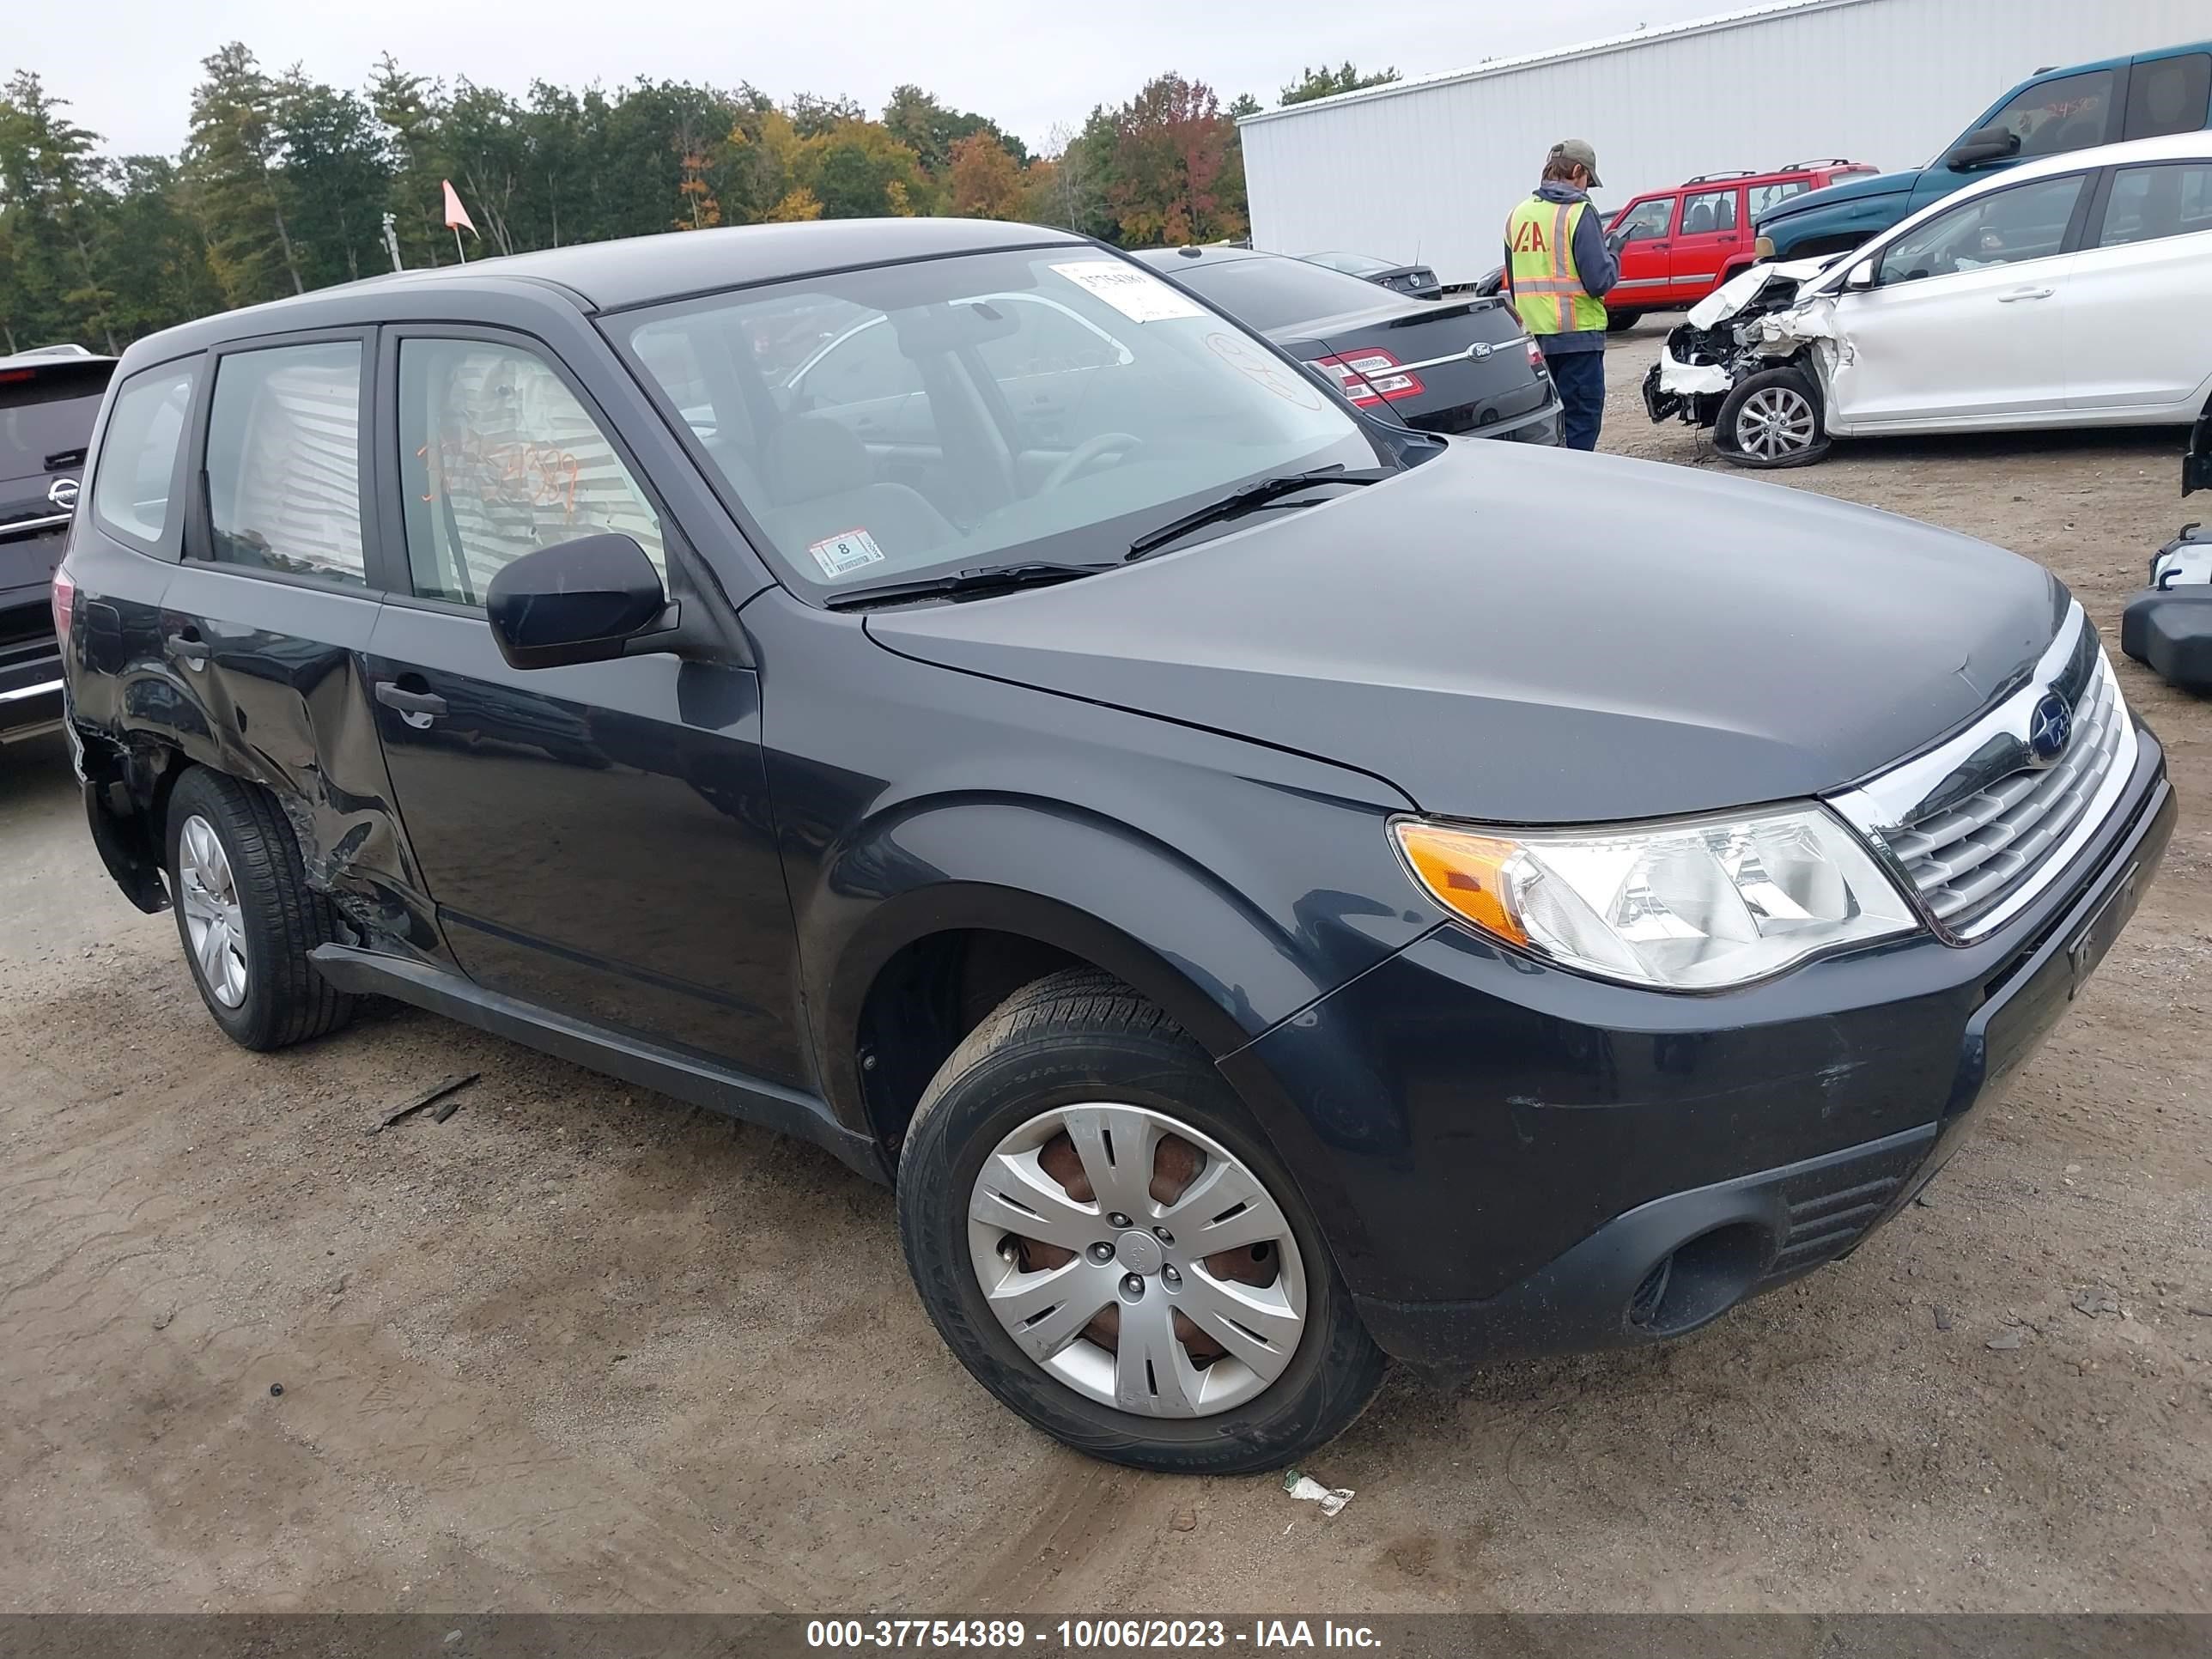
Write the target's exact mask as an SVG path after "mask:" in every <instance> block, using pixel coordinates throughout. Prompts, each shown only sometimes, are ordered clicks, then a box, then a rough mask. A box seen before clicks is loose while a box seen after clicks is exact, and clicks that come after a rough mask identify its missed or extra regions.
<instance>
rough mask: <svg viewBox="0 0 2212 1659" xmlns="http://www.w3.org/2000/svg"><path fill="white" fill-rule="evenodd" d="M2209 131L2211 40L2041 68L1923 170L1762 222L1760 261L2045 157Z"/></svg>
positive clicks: (1881, 226)
mask: <svg viewBox="0 0 2212 1659" xmlns="http://www.w3.org/2000/svg"><path fill="white" fill-rule="evenodd" d="M2206 125H2212V41H2198V42H2197V44H2196V45H2194V46H2168V47H2166V48H2164V49H2162V50H2160V51H2158V52H2138V53H2136V55H2135V56H2134V57H2133V58H2107V59H2106V61H2104V62H2103V63H2099V64H2077V65H2075V67H2074V68H2072V69H2058V70H2043V71H2041V72H2040V73H2039V74H2037V75H2035V76H2033V77H2031V78H2030V79H2028V80H2026V81H2023V82H2021V84H2020V85H2018V86H2016V87H2015V88H2013V89H2012V90H2011V91H2010V92H2008V93H2007V94H2005V95H2004V96H2003V97H2002V98H2000V99H1999V100H1997V101H1996V103H1995V104H1993V105H1991V106H1990V108H1989V109H1987V110H1985V111H1984V112H1983V113H1982V116H1981V118H1980V119H1979V120H1978V121H1975V122H1974V123H1973V124H1972V125H1970V126H1969V127H1968V128H1967V129H1966V131H1964V132H1962V133H1960V135H1959V137H1957V139H1955V140H1954V142H1953V143H1951V144H1950V145H1949V146H1948V148H1947V149H1945V150H1944V151H1943V153H1942V155H1939V156H1937V157H1936V160H1935V161H1931V162H1929V164H1928V165H1927V166H1926V167H1921V168H1919V169H1917V170H1916V171H1913V172H1910V173H1876V174H1873V175H1871V176H1869V177H1866V178H1860V179H1847V180H1845V181H1844V183H1842V184H1839V185H1829V186H1828V187H1827V189H1826V190H1815V191H1808V192H1806V193H1805V194H1804V195H1802V196H1798V197H1792V198H1791V199H1790V200H1789V201H1786V202H1783V203H1781V204H1778V205H1777V206H1776V207H1775V208H1774V209H1773V210H1771V211H1770V212H1767V213H1764V214H1762V215H1760V216H1759V222H1758V230H1759V240H1758V241H1757V243H1756V244H1755V246H1756V247H1757V249H1758V252H1759V256H1760V257H1761V258H1778V259H1807V258H1817V257H1818V256H1820V255H1821V254H1826V253H1841V252H1844V251H1845V250H1846V249H1850V248H1855V247H1857V246H1859V244H1860V243H1862V242H1863V241H1865V240H1867V239H1868V238H1869V237H1870V236H1875V235H1878V234H1881V232H1882V231H1885V230H1887V229H1888V228H1890V227H1891V226H1892V225H1894V224H1897V223H1899V222H1902V221H1903V220H1904V219H1905V218H1906V217H1907V216H1910V215H1911V214H1914V213H1917V212H1918V211H1919V210H1921V209H1922V208H1923V207H1926V206H1927V205H1928V204H1929V203H1930V202H1933V201H1936V200H1937V199H1939V198H1941V197H1945V196H1948V195H1949V194H1950V193H1951V192H1952V191H1954V190H1958V189H1960V188H1961V187H1962V186H1964V185H1970V184H1972V183H1973V182H1974V180H1976V179H1980V178H1984V177H1986V176H1987V175H1988V174H1989V173H1991V172H1994V171H1996V170H1998V169H2001V168H2003V167H2011V166H2013V165H2014V164H2015V162H2019V161H2029V160H2032V159H2033V158H2034V157H2036V156H2039V155H2062V154H2063V153H2064V152H2066V151H2068V150H2075V149H2090V148H2092V147H2093V146H2094V145H2098V144H2117V143H2120V142H2121V141H2122V140H2124V139H2128V138H2154V137H2158V136H2160V134H2162V133H2168V132H2194V131H2197V130H2199V129H2200V128H2203V127H2204V126H2206Z"/></svg>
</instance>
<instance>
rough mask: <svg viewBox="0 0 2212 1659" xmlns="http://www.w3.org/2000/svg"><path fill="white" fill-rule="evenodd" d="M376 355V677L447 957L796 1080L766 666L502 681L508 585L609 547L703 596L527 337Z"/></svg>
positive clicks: (598, 433)
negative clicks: (624, 550)
mask: <svg viewBox="0 0 2212 1659" xmlns="http://www.w3.org/2000/svg"><path fill="white" fill-rule="evenodd" d="M378 395H379V404H378V410H379V413H378V417H377V431H378V433H379V438H378V441H377V463H376V464H377V476H378V480H379V482H378V495H379V498H380V501H383V502H384V503H386V513H385V514H384V516H383V518H382V520H380V531H381V535H382V544H381V547H380V562H381V564H382V567H383V568H384V569H385V570H386V572H387V573H388V576H387V580H388V581H389V583H390V586H391V588H392V592H391V596H390V599H389V600H388V602H387V604H386V606H385V607H384V610H383V612H382V614H381V615H380V617H378V618H377V620H376V623H375V630H374V637H373V639H372V640H371V641H370V642H369V647H368V676H369V680H370V687H371V696H372V697H373V698H374V708H375V716H376V720H377V727H378V730H379V732H380V734H381V736H382V738H383V743H384V750H385V754H386V758H387V763H388V764H389V766H390V768H391V772H392V783H393V786H394V787H395V788H396V790H397V792H398V799H399V805H400V810H401V811H402V812H403V813H404V816H405V819H406V823H407V829H408V834H409V837H410V842H411V844H412V845H413V847H414V848H415V850H416V857H417V858H418V859H419V860H421V864H422V872H423V877H424V880H425V883H426V884H427V886H428V890H429V891H430V893H431V895H432V896H433V897H434V898H435V902H436V906H437V915H438V919H439V921H440V922H441V925H442V927H443V928H444V931H445V937H446V939H447V944H448V945H449V946H450V948H451V949H452V951H453V956H454V958H455V959H456V960H457V961H458V962H459V964H460V965H461V967H462V969H464V970H465V971H466V972H467V973H468V974H469V975H471V977H472V978H473V979H475V980H476V981H478V982H479V983H480V984H482V985H483V986H485V987H488V988H489V989H492V990H495V991H499V992H502V993H505V994H510V995H513V996H514V997H517V998H519V999H520V1000H524V1001H526V1002H529V1003H532V1004H533V1005H537V1006H542V1007H547V1008H551V1009H553V1010H556V1011H557V1012H565V1013H567V1014H569V1015H571V1016H573V1017H574V1018H580V1019H583V1020H587V1021H590V1022H592V1024H597V1025H600V1026H605V1027H611V1028H615V1029H617V1030H622V1031H626V1032H629V1033H632V1034H635V1036H639V1037H642V1038H644V1039H647V1040H648V1041H650V1042H653V1043H655V1044H657V1045H659V1046H662V1047H664V1048H665V1047H675V1048H688V1049H691V1050H694V1051H696V1052H700V1053H703V1054H708V1055H711V1056H714V1057H716V1058H724V1059H728V1060H733V1061H734V1062H736V1064H738V1066H741V1067H742V1068H744V1070H746V1071H748V1072H750V1073H753V1074H755V1075H757V1076H760V1077H763V1078H768V1079H774V1080H777V1081H783V1082H795V1081H801V1080H803V1078H804V1069H805V1068H804V1066H803V1065H802V1062H801V1060H800V1053H801V1044H800V1042H799V1038H798V1033H797V1021H796V1013H795V1007H794V1003H793V983H794V981H793V974H792V971H791V965H792V961H793V949H794V945H793V937H792V927H791V916H790V907H789V904H788V902H787V899H786V897H785V895H784V887H783V874H782V870H781V865H780V863H779V861H778V859H777V854H776V849H775V838H774V826H773V823H772V821H771V817H770V814H769V801H768V789H767V781H766V776H765V773H764V769H763V765H762V760H761V752H760V696H759V684H758V681H757V678H756V676H755V675H754V673H753V672H752V671H751V670H750V668H749V667H746V666H744V665H739V664H738V663H735V662H730V663H717V662H704V661H685V660H679V659H677V658H676V657H674V656H671V655H654V656H639V657H627V658H622V659H617V660H616V661H613V662H607V663H596V664H591V665H579V666H569V667H562V668H542V669H517V668H512V667H509V666H508V665H507V661H506V659H504V658H502V657H501V654H500V652H499V647H498V646H497V644H496V643H495V641H494V640H493V638H492V635H491V629H490V627H489V624H488V623H486V621H485V620H484V611H483V601H484V593H485V590H486V589H487V588H488V587H489V586H490V583H491V580H492V579H493V578H494V577H495V576H496V575H497V574H499V572H500V571H501V569H502V568H504V567H505V566H507V564H508V563H510V562H512V561H513V560H514V559H517V558H519V557H520V556H522V555H524V554H526V553H528V552H532V551H533V550H537V549H538V548H541V547H548V546H552V545H554V544H557V543H560V542H563V541H567V540H569V539H572V538H575V537H578V536H583V535H589V534H592V533H595V532H602V531H614V532H621V533H623V534H624V535H627V536H629V537H631V538H634V539H635V540H636V542H637V543H638V544H639V545H640V546H641V547H642V548H644V550H645V551H646V554H647V557H649V558H650V559H651V560H652V561H653V563H654V565H655V566H656V567H657V568H659V570H660V572H661V574H662V580H663V582H664V584H665V585H666V586H668V587H669V589H670V591H671V594H672V595H675V596H677V597H678V598H679V599H683V602H684V603H690V604H696V603H700V602H701V601H699V600H698V599H696V598H691V599H685V598H684V596H685V595H686V594H696V593H697V592H699V591H700V590H699V587H698V586H697V581H696V580H695V575H694V573H693V571H692V570H691V568H690V567H689V566H688V565H687V563H686V562H685V555H684V551H683V549H682V548H681V546H680V544H679V542H678V536H677V533H676V531H675V527H674V526H673V525H672V524H671V522H670V520H669V519H668V517H667V515H666V513H665V511H664V510H663V507H662V505H661V503H660V501H659V498H658V497H657V496H656V495H654V494H653V492H652V491H651V490H650V489H648V488H647V484H646V483H645V481H644V475H643V473H642V471H641V469H640V468H639V466H638V465H637V464H636V457H635V454H634V453H632V452H631V451H630V450H629V449H628V448H627V447H625V446H623V444H622V443H620V442H619V441H617V438H616V436H615V435H614V434H613V433H612V431H611V428H610V427H609V426H608V424H607V423H606V422H605V421H604V420H603V419H602V418H601V417H600V416H599V413H598V412H597V410H596V407H595V405H594V404H592V401H591V400H590V398H589V396H588V394H587V393H586V390H585V388H584V386H583V385H582V383H581V382H580V381H579V380H577V379H576V378H575V377H574V375H573V374H571V373H570V372H569V371H568V369H567V368H565V367H564V366H563V365H562V364H560V363H558V362H556V360H555V359H554V358H553V357H552V356H551V355H550V352H548V351H547V349H545V348H544V347H543V346H542V345H540V344H538V343H537V342H535V341H533V340H532V339H530V338H528V337H524V336H521V335H518V334H510V333H505V332H501V331H491V330H476V329H471V330H462V329H449V328H443V327H420V328H417V327H409V328H393V329H387V330H386V331H385V332H384V337H383V342H382V346H381V349H380V371H379V393H378Z"/></svg>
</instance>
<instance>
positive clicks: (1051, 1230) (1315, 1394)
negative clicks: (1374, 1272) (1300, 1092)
mask: <svg viewBox="0 0 2212 1659" xmlns="http://www.w3.org/2000/svg"><path fill="white" fill-rule="evenodd" d="M898 1194H899V1229H900V1233H901V1235H902V1238H903V1241H904V1243H905V1246H906V1258H907V1266H908V1268H909V1269H910V1270H911V1272H912V1273H913V1274H914V1279H915V1286H916V1287H917V1288H918V1289H919V1291H921V1298H922V1302H923V1304H924V1305H925V1306H926V1307H927V1309H928V1311H929V1316H930V1317H931V1319H932V1320H933V1321H934V1322H935V1323H936V1325H937V1328H938V1330H939V1333H940V1334H942V1335H943V1336H944V1338H945V1342H946V1343H947V1344H948V1345H949V1346H951V1349H952V1351H953V1352H954V1353H955V1354H956V1355H957V1357H958V1358H959V1359H960V1361H961V1363H962V1364H964V1365H966V1366H967V1367H968V1369H969V1371H971V1372H972V1373H973V1374H974V1375H975V1378H976V1380H977V1381H978V1382H980V1383H982V1384H983V1386H984V1387H985V1388H987V1389H990V1391H991V1392H992V1393H993V1394H994V1395H997V1396H998V1397H999V1399H1000V1401H1002V1402H1004V1403H1005V1404H1006V1406H1008V1407H1012V1409H1013V1410H1014V1411H1016V1412H1018V1413H1020V1414H1021V1415H1022V1416H1024V1417H1025V1418H1027V1419H1029V1420H1030V1422H1031V1423H1033V1424H1035V1425H1037V1426H1038V1427H1039V1428H1041V1429H1042V1430H1044V1431H1046V1432H1047V1433H1048V1434H1051V1435H1054V1436H1055V1437H1058V1438H1059V1439H1060V1440H1062V1441H1064V1442H1066V1443H1067V1444H1069V1445H1071V1446H1073V1447H1074V1448H1076V1449H1078V1450H1080V1451H1085V1452H1088V1453H1090V1454H1091V1455H1093V1456H1096V1457H1102V1458H1105V1459H1107V1460H1109V1462H1116V1463H1126V1464H1128V1465H1131V1466H1132V1467H1134V1468H1146V1469H1158V1470H1162V1471H1165V1472H1169V1473H1175V1474H1241V1473H1247V1472H1250V1471H1253V1470H1258V1469H1268V1468H1278V1467H1279V1466H1280V1465H1282V1464H1284V1463H1287V1462H1291V1460H1292V1459H1294V1458H1297V1457H1299V1456H1301V1455H1304V1454H1305V1453H1307V1452H1309V1451H1310V1450H1312V1449H1314V1448H1315V1447H1316V1446H1319V1445H1321V1444H1322V1443H1324V1442H1326V1441H1328V1440H1329V1439H1331V1438H1333V1437H1334V1436H1336V1435H1337V1434H1339V1433H1340V1432H1342V1431H1343V1430H1344V1429H1345V1428H1346V1427H1347V1426H1349V1425H1350V1424H1351V1423H1352V1420H1353V1419H1355V1418H1357V1417H1358V1414H1359V1413H1360V1412H1361V1411H1362V1410H1363V1409H1364V1407H1366V1405H1367V1403H1368V1401H1370V1399H1371V1398H1372V1397H1373V1395H1374V1393H1375V1390H1376V1387H1377V1386H1378V1385H1379V1384H1380V1383H1381V1381H1382V1377H1383V1355H1382V1353H1381V1352H1380V1350H1378V1349H1377V1348H1376V1346H1375V1344H1374V1342H1373V1341H1372V1340H1370V1338H1369V1336H1368V1334H1367V1332H1366V1328H1364V1326H1363V1325H1362V1324H1361V1323H1360V1322H1359V1318H1358V1314H1357V1313H1356V1312H1355V1311H1354V1310H1353V1309H1352V1297H1351V1293H1350V1291H1347V1290H1346V1287H1345V1285H1344V1282H1343V1280H1342V1279H1340V1277H1339V1276H1338V1274H1337V1272H1336V1267H1335V1264H1334V1261H1333V1260H1332V1259H1331V1257H1330V1255H1329V1251H1328V1245H1327V1243H1325V1242H1324V1241H1323V1240H1322V1237H1321V1235H1320V1231H1319V1230H1318V1228H1317V1227H1316V1225H1315V1223H1314V1220H1313V1218H1312V1215H1311V1213H1310V1212H1309V1211H1308V1210H1307V1208H1306V1206H1305V1204H1304V1200H1302V1199H1301V1198H1300V1196H1299V1194H1298V1193H1297V1188H1296V1187H1295V1185H1294V1184H1293V1183H1292V1182H1291V1177H1290V1174H1289V1171H1288V1170H1285V1169H1284V1167H1283V1166H1282V1164H1281V1162H1280V1161H1279V1159H1278V1158H1276V1157H1275V1155H1274V1152H1273V1149H1272V1148H1271V1147H1269V1146H1267V1143H1266V1141H1265V1140H1264V1139H1262V1138H1261V1136H1260V1135H1259V1133H1257V1132H1256V1131H1255V1129H1254V1127H1252V1125H1251V1123H1250V1122H1249V1119H1248V1118H1247V1117H1246V1115H1245V1114H1244V1111H1243V1107H1242V1105H1241V1104H1240V1103H1239V1102H1238V1101H1237V1097H1236V1096H1235V1095H1234V1093H1233V1092H1232V1091H1231V1090H1230V1088H1229V1086H1228V1085H1226V1084H1225V1082H1224V1081H1223V1080H1222V1079H1221V1075H1220V1073H1219V1072H1218V1070H1217V1069H1216V1068H1215V1067H1214V1066H1213V1065H1212V1062H1211V1061H1210V1060H1208V1059H1207V1058H1206V1054H1205V1052H1204V1051H1203V1050H1202V1049H1200V1048H1199V1047H1198V1045H1197V1044H1196V1043H1194V1042H1192V1041H1191V1039H1190V1038H1189V1037H1188V1036H1186V1035H1185V1034H1184V1033H1183V1032H1182V1030H1180V1029H1178V1028H1177V1027H1176V1025H1175V1024H1173V1023H1172V1022H1170V1020H1169V1019H1168V1018H1167V1017H1166V1015H1165V1014H1164V1013H1163V1012H1161V1011H1160V1010H1159V1009H1158V1008H1157V1007H1155V1006H1152V1004H1151V1003H1149V1002H1146V1000H1144V999H1143V998H1141V997H1139V995H1137V994H1136V993H1135V992H1133V991H1132V990H1130V989H1129V988H1128V987H1126V986H1124V985H1122V984H1121V982H1120V981H1116V980H1114V979H1112V978H1110V977H1109V976H1108V975H1103V974H1100V973H1097V972H1095V971H1092V970H1090V969H1072V970H1069V971H1067V972H1066V973H1060V974H1055V975H1051V976H1049V977H1048V978H1046V979H1042V980H1040V981H1037V982H1036V984H1034V985H1031V986H1029V987H1026V988H1025V989H1024V990H1021V991H1018V992H1017V993H1015V994H1014V995H1013V996H1012V997H1011V998H1009V999H1008V1000H1006V1002H1005V1003H1003V1004H1002V1005H1000V1007H999V1009H998V1010H997V1011H996V1012H994V1014H993V1015H992V1016H991V1017H990V1018H988V1019H987V1020H985V1021H984V1022H983V1024H981V1026H980V1027H978V1028H977V1029H976V1030H975V1032H974V1033H973V1034H972V1035H970V1036H969V1038H968V1039H967V1041H966V1042H963V1043H962V1044H961V1045H960V1048H958V1049H957V1051H956V1052H955V1053H954V1054H953V1055H952V1056H951V1059H949V1060H946V1061H945V1065H944V1066H943V1067H942V1068H940V1069H939V1072H938V1073H937V1076H936V1078H935V1079H933V1081H932V1083H931V1084H930V1086H929V1089H928V1091H927V1093H926V1094H925V1095H924V1097H923V1098H922V1103H921V1106H920V1107H919V1108H918V1109H916V1111H915V1116H914V1121H913V1122H912V1123H911V1125H910V1126H909V1127H908V1132H907V1138H906V1146H905V1152H904V1156H903V1157H902V1159H901V1162H900V1165H899V1179H898Z"/></svg>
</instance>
